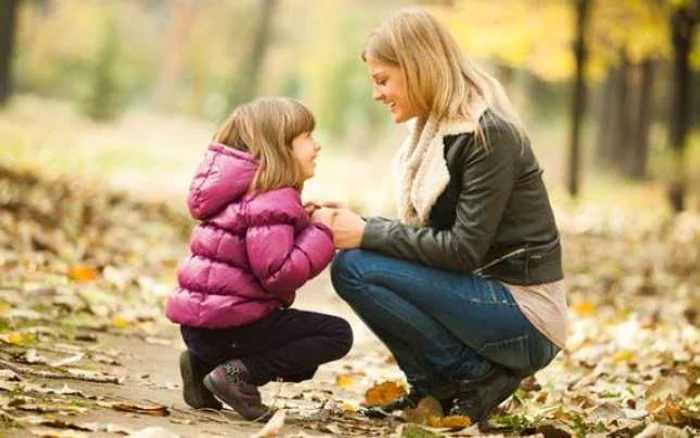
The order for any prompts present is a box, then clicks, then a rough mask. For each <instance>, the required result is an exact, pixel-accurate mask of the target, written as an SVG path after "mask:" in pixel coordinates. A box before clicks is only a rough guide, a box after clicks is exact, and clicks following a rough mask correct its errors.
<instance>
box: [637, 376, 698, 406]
mask: <svg viewBox="0 0 700 438" xmlns="http://www.w3.org/2000/svg"><path fill="white" fill-rule="evenodd" d="M688 389H690V382H688V380H687V379H686V378H685V377H683V376H678V375H675V376H666V377H661V378H660V379H658V380H657V381H656V382H654V383H653V384H652V385H651V386H649V388H647V390H646V396H647V398H655V399H658V400H666V399H667V398H681V397H683V396H684V395H685V394H686V393H687V392H688Z"/></svg>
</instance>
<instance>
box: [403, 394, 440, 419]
mask: <svg viewBox="0 0 700 438" xmlns="http://www.w3.org/2000/svg"><path fill="white" fill-rule="evenodd" d="M404 412H405V414H406V421H408V422H410V423H417V424H428V422H429V421H430V419H431V418H434V417H438V418H439V417H442V414H443V413H442V405H440V402H439V401H437V399H436V398H435V397H432V396H427V397H423V398H422V399H421V400H420V401H419V402H418V406H416V407H415V408H413V409H406V410H405V411H404Z"/></svg>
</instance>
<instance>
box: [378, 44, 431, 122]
mask: <svg viewBox="0 0 700 438" xmlns="http://www.w3.org/2000/svg"><path fill="white" fill-rule="evenodd" d="M366 59H367V61H366V64H367V68H369V72H370V74H371V75H372V98H373V99H374V100H378V101H380V102H383V103H385V104H386V105H388V106H389V111H391V118H392V119H394V122H395V123H402V122H405V121H407V120H410V119H412V118H414V117H416V116H417V115H418V111H417V110H416V108H415V105H413V104H412V103H411V101H410V99H409V98H408V88H407V87H406V79H405V78H404V75H403V72H402V71H401V68H400V67H398V66H396V65H392V64H387V63H385V62H381V61H379V60H378V59H376V58H373V57H371V56H369V55H368V56H367V58H366Z"/></svg>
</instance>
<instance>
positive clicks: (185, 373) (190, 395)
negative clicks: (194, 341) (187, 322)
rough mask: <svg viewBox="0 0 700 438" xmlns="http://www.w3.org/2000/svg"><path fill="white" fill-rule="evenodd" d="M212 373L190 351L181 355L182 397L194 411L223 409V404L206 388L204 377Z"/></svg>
mask: <svg viewBox="0 0 700 438" xmlns="http://www.w3.org/2000/svg"><path fill="white" fill-rule="evenodd" d="M209 371H211V369H207V365H206V364H205V363H204V362H202V361H201V360H200V359H199V358H197V356H195V355H194V354H192V353H191V352H190V351H189V350H185V351H183V352H182V354H180V375H181V376H182V395H183V398H184V399H185V403H187V404H188V405H189V406H190V407H192V408H194V409H202V408H208V409H216V410H219V409H221V408H222V406H221V403H219V401H218V400H217V399H216V398H214V395H213V394H212V393H211V392H210V391H209V390H208V389H207V388H206V387H205V386H204V383H203V380H204V376H206V375H207V373H208V372H209Z"/></svg>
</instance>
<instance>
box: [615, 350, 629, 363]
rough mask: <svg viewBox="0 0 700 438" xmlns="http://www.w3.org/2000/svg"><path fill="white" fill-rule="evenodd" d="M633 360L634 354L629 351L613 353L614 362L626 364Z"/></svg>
mask: <svg viewBox="0 0 700 438" xmlns="http://www.w3.org/2000/svg"><path fill="white" fill-rule="evenodd" d="M632 358H634V353H633V352H632V351H630V350H621V351H618V352H617V353H615V356H613V360H614V361H615V362H618V363H619V362H627V361H629V360H631V359H632Z"/></svg>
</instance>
